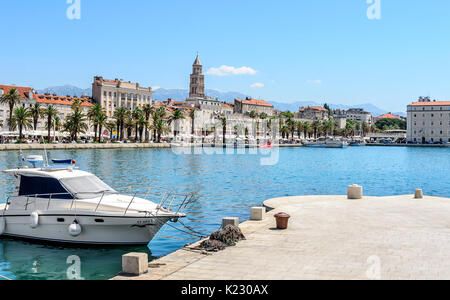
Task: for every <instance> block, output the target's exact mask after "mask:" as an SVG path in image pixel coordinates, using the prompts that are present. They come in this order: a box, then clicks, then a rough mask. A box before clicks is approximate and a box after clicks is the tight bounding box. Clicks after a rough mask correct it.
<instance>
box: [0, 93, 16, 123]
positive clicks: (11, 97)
mask: <svg viewBox="0 0 450 300" xmlns="http://www.w3.org/2000/svg"><path fill="white" fill-rule="evenodd" d="M0 103H2V104H6V105H8V106H9V119H8V123H9V131H13V127H14V125H13V122H12V121H13V120H12V116H13V112H14V106H16V105H18V104H19V103H20V95H19V91H18V90H17V89H10V90H9V91H8V92H7V93H6V94H4V95H3V96H1V97H0Z"/></svg>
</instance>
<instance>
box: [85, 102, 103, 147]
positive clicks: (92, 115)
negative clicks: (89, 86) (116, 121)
mask: <svg viewBox="0 0 450 300" xmlns="http://www.w3.org/2000/svg"><path fill="white" fill-rule="evenodd" d="M103 113H104V110H103V108H102V107H101V105H100V104H99V103H94V106H92V107H91V108H90V109H89V111H88V113H87V117H88V119H89V121H92V122H93V125H94V134H95V137H94V141H96V140H97V128H98V123H97V117H98V116H99V115H100V114H103Z"/></svg>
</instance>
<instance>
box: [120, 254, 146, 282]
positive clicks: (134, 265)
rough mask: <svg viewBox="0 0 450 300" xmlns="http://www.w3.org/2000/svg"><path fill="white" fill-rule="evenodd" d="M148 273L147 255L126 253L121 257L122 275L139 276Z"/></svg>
mask: <svg viewBox="0 0 450 300" xmlns="http://www.w3.org/2000/svg"><path fill="white" fill-rule="evenodd" d="M145 273H148V254H147V253H128V254H126V255H124V256H122V274H125V275H131V276H140V275H142V274H145Z"/></svg>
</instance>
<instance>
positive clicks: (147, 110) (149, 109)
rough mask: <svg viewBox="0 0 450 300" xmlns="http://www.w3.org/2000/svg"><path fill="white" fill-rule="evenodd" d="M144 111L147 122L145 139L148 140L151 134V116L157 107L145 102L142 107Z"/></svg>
mask: <svg viewBox="0 0 450 300" xmlns="http://www.w3.org/2000/svg"><path fill="white" fill-rule="evenodd" d="M142 111H143V112H144V115H145V120H146V121H147V124H146V125H145V140H146V141H148V139H149V136H150V134H149V133H148V126H149V124H150V116H151V115H152V114H153V113H154V112H155V107H154V106H153V105H150V104H145V105H144V107H143V108H142Z"/></svg>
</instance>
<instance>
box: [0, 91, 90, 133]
mask: <svg viewBox="0 0 450 300" xmlns="http://www.w3.org/2000/svg"><path fill="white" fill-rule="evenodd" d="M11 89H16V90H17V92H18V93H19V96H20V103H19V104H17V105H16V106H15V108H16V107H19V106H22V107H26V108H30V107H32V106H34V104H36V103H39V104H40V105H41V108H42V109H45V108H47V107H48V106H50V105H51V106H53V107H54V108H56V109H57V110H58V116H59V118H60V120H61V124H63V123H64V121H65V120H66V118H67V116H69V115H70V114H71V113H72V104H73V103H74V102H75V101H78V102H79V103H80V104H81V108H82V110H83V113H84V114H86V113H87V112H88V111H89V108H91V107H92V106H93V99H91V98H89V97H87V96H83V97H71V96H58V95H56V94H53V95H51V94H37V93H36V92H35V90H34V89H32V88H31V87H21V86H9V85H0V96H1V95H4V94H6V93H9V91H10V90H11ZM8 118H9V106H8V104H0V123H2V124H3V131H7V130H8V126H7V124H8V122H7V120H8ZM46 121H47V120H46V119H45V117H41V118H40V119H39V121H38V124H37V130H38V131H44V130H46Z"/></svg>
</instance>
